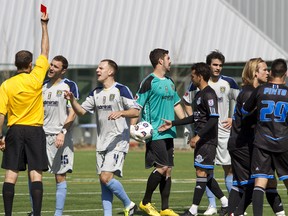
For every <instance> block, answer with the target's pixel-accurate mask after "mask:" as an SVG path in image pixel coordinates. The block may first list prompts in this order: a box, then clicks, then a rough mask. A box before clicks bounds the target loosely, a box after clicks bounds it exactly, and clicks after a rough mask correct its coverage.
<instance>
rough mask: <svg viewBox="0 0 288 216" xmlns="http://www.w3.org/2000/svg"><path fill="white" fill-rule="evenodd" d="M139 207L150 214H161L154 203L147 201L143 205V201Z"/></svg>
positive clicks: (154, 215)
mask: <svg viewBox="0 0 288 216" xmlns="http://www.w3.org/2000/svg"><path fill="white" fill-rule="evenodd" d="M139 208H140V209H141V210H142V211H144V212H146V213H147V214H148V215H150V216H161V215H160V214H159V212H158V211H157V210H156V208H155V206H154V205H152V203H147V204H146V205H143V203H142V201H141V202H140V204H139Z"/></svg>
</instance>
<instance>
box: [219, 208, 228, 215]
mask: <svg viewBox="0 0 288 216" xmlns="http://www.w3.org/2000/svg"><path fill="white" fill-rule="evenodd" d="M219 215H220V216H226V215H228V206H227V207H221V209H220V210H219Z"/></svg>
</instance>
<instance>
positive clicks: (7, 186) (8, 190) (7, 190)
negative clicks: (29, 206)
mask: <svg viewBox="0 0 288 216" xmlns="http://www.w3.org/2000/svg"><path fill="white" fill-rule="evenodd" d="M14 193H15V184H12V183H8V182H4V184H3V187H2V194H3V201H4V209H5V216H11V215H12V205H13V199H14Z"/></svg>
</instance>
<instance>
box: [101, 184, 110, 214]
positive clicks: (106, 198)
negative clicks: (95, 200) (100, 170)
mask: <svg viewBox="0 0 288 216" xmlns="http://www.w3.org/2000/svg"><path fill="white" fill-rule="evenodd" d="M100 184H101V190H102V193H101V199H102V206H103V210H104V216H111V215H112V202H113V193H112V191H110V189H109V188H108V187H107V186H106V185H105V184H103V183H102V182H100Z"/></svg>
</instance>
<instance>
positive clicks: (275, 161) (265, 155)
mask: <svg viewBox="0 0 288 216" xmlns="http://www.w3.org/2000/svg"><path fill="white" fill-rule="evenodd" d="M275 170H276V173H277V175H278V177H279V180H286V179H288V151H286V152H270V151H266V150H264V149H260V148H257V147H256V146H254V148H253V154H252V164H251V173H252V175H251V177H252V178H268V179H273V178H274V173H275Z"/></svg>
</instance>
